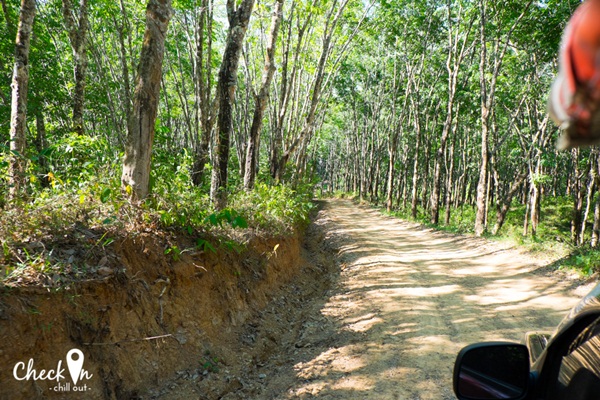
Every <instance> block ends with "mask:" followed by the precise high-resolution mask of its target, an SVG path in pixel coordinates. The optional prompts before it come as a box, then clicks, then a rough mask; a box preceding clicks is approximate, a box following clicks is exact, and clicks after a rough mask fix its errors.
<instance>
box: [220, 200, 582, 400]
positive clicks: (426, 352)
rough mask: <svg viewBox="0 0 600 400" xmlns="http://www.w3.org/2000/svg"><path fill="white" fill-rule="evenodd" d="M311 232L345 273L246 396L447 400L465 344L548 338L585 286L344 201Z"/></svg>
mask: <svg viewBox="0 0 600 400" xmlns="http://www.w3.org/2000/svg"><path fill="white" fill-rule="evenodd" d="M315 223H316V224H317V225H320V226H321V227H322V228H323V229H324V231H325V236H324V237H323V238H321V239H319V240H323V241H334V242H335V245H336V247H338V248H339V251H340V254H339V260H340V261H341V263H342V271H341V273H340V274H339V276H338V277H337V279H338V281H337V282H336V283H334V284H333V286H332V287H331V289H330V290H329V292H328V293H327V294H326V296H325V297H324V298H322V299H315V300H314V303H311V304H306V305H305V310H303V311H297V312H301V313H302V315H303V318H304V321H303V322H302V326H301V328H300V329H299V330H298V332H297V333H296V336H297V339H295V341H296V343H295V344H294V345H293V346H288V348H286V349H281V351H282V353H280V354H279V355H278V356H277V357H276V359H271V360H270V361H268V362H267V364H266V365H264V368H263V369H262V370H263V371H264V372H265V373H263V374H261V376H260V380H261V384H260V386H261V388H260V390H258V391H257V392H256V397H255V398H260V399H296V398H300V399H312V398H319V399H403V400H404V399H406V400H417V399H422V400H425V399H431V400H441V399H454V398H455V397H454V395H453V393H452V388H451V386H452V369H453V364H454V360H455V357H456V354H457V352H458V351H459V350H460V348H461V347H462V346H464V345H466V344H468V343H471V342H475V341H486V340H511V341H522V340H523V338H524V333H525V332H526V331H531V330H541V331H544V330H546V331H548V330H550V331H551V330H553V329H554V328H555V327H556V325H557V324H558V322H559V321H560V319H561V318H562V317H563V316H564V315H565V314H566V312H567V311H568V310H569V309H570V308H571V307H572V306H573V305H575V304H576V302H577V301H578V298H579V297H580V296H581V295H582V294H585V292H586V290H587V289H588V287H589V286H588V287H583V288H582V287H580V288H578V289H577V288H576V286H577V285H576V284H574V283H573V281H569V280H566V279H560V278H559V277H558V276H556V275H555V274H551V273H545V272H543V271H544V270H545V269H544V268H543V267H544V263H543V262H540V261H536V260H535V259H532V258H530V257H528V256H526V255H524V254H520V253H518V252H516V251H514V250H505V249H502V248H500V246H499V245H496V244H490V243H489V242H488V241H486V240H483V239H476V238H465V237H463V236H452V235H447V234H442V233H436V232H434V231H431V230H428V229H422V228H420V227H418V226H417V225H414V224H410V223H406V222H402V221H400V220H398V219H394V218H389V217H386V216H383V215H381V214H380V213H379V212H378V211H377V210H373V209H371V208H367V207H363V206H357V205H355V204H354V203H352V202H351V201H348V200H332V201H328V202H326V204H325V206H324V209H323V210H322V211H321V212H320V213H319V217H318V218H317V220H316V222H315ZM283 342H284V343H285V342H286V341H285V340H284V341H283ZM227 398H229V397H227Z"/></svg>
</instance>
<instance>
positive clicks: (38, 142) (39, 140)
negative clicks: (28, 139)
mask: <svg viewBox="0 0 600 400" xmlns="http://www.w3.org/2000/svg"><path fill="white" fill-rule="evenodd" d="M35 127H36V131H37V132H36V137H35V149H36V151H37V153H38V161H37V163H38V169H39V172H38V175H39V176H40V182H41V185H42V187H43V188H47V187H49V186H50V181H49V180H48V172H49V171H50V169H49V167H48V158H47V157H46V155H45V154H44V152H45V150H46V149H47V148H48V142H47V140H46V124H45V122H44V114H43V112H42V110H40V108H39V107H37V108H36V111H35Z"/></svg>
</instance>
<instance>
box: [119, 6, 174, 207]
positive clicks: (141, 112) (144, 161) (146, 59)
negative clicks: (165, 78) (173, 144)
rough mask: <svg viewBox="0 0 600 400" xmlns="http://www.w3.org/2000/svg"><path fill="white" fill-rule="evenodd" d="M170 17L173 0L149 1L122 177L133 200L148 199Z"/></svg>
mask: <svg viewBox="0 0 600 400" xmlns="http://www.w3.org/2000/svg"><path fill="white" fill-rule="evenodd" d="M171 15H172V9H171V0H149V1H148V6H147V8H146V30H145V32H144V42H143V46H142V52H141V55H140V62H139V65H138V71H137V76H136V80H135V91H134V95H133V110H132V113H131V117H130V119H129V122H128V126H127V128H128V129H127V139H126V143H125V157H124V160H123V174H122V176H121V183H122V186H123V188H124V189H125V191H126V192H127V193H128V194H129V195H130V196H131V198H132V199H133V200H143V199H144V198H146V196H148V190H149V183H150V162H151V155H152V142H153V141H154V129H155V126H154V125H155V122H156V114H157V111H158V100H159V94H160V82H161V77H162V63H163V57H164V52H165V37H166V34H167V29H168V27H169V20H170V19H171Z"/></svg>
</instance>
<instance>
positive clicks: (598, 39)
mask: <svg viewBox="0 0 600 400" xmlns="http://www.w3.org/2000/svg"><path fill="white" fill-rule="evenodd" d="M549 111H550V116H551V117H552V119H553V120H554V121H555V122H556V123H557V124H558V125H559V126H560V127H561V128H562V130H563V132H562V135H561V138H560V139H559V142H558V147H559V148H561V149H568V148H572V147H578V146H589V145H593V144H597V143H600V0H588V1H586V2H585V3H583V4H582V5H581V6H580V7H579V8H578V9H577V11H575V14H573V17H572V18H571V20H570V21H569V23H568V25H567V27H566V29H565V32H564V34H563V38H562V44H561V48H560V58H559V73H558V76H557V77H556V80H555V81H554V84H553V86H552V90H551V93H550V102H549Z"/></svg>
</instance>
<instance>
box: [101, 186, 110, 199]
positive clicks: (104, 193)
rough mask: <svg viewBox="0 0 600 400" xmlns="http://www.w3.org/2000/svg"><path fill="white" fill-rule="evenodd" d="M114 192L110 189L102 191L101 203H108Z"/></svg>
mask: <svg viewBox="0 0 600 400" xmlns="http://www.w3.org/2000/svg"><path fill="white" fill-rule="evenodd" d="M111 193H112V191H111V190H110V189H109V188H106V189H104V190H103V191H102V193H101V194H100V201H101V202H102V203H106V202H107V201H108V199H109V198H110V195H111Z"/></svg>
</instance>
